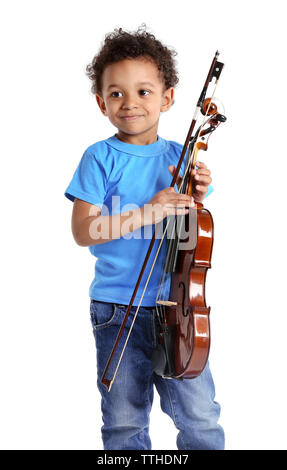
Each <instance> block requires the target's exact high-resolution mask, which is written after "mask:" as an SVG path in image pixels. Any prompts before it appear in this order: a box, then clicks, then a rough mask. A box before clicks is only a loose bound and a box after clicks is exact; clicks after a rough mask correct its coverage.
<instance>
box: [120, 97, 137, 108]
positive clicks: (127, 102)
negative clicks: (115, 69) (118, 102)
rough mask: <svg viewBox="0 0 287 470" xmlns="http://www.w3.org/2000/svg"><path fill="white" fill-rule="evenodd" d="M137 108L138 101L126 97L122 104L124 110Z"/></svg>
mask: <svg viewBox="0 0 287 470" xmlns="http://www.w3.org/2000/svg"><path fill="white" fill-rule="evenodd" d="M136 106H137V104H136V99H135V97H134V96H131V95H129V96H126V97H125V99H124V101H123V103H122V108H123V109H132V108H135V107H136Z"/></svg>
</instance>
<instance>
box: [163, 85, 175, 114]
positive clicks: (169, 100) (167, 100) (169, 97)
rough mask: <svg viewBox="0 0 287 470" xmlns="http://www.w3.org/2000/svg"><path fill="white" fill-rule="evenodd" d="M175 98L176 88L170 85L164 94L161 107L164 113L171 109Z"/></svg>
mask: <svg viewBox="0 0 287 470" xmlns="http://www.w3.org/2000/svg"><path fill="white" fill-rule="evenodd" d="M173 99H174V88H173V87H170V88H168V89H167V90H165V91H164V92H163V95H162V104H161V108H160V110H161V112H162V113H164V112H165V111H168V110H169V108H170V107H171V106H172V104H173Z"/></svg>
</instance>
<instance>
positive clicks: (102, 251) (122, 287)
mask: <svg viewBox="0 0 287 470" xmlns="http://www.w3.org/2000/svg"><path fill="white" fill-rule="evenodd" d="M181 150H182V145H181V144H178V143H177V142H173V141H167V140H164V139H162V138H161V137H159V136H158V139H157V141H156V142H154V143H153V144H149V145H133V144H128V143H125V142H122V141H121V140H119V139H118V138H117V137H116V136H115V135H114V136H113V137H110V138H108V139H106V140H102V141H100V142H97V143H95V144H93V145H91V146H90V147H88V148H87V150H86V151H85V152H84V154H83V156H82V159H81V161H80V163H79V165H78V167H77V169H76V171H75V173H74V176H73V178H72V181H71V183H70V184H69V186H68V188H67V189H66V191H65V196H66V197H67V198H68V199H70V200H71V201H74V199H75V198H78V199H81V200H83V201H86V202H88V203H90V204H93V205H96V206H98V207H100V208H101V209H102V212H101V214H102V215H114V214H119V213H121V212H125V211H128V210H133V209H135V208H138V207H142V206H143V205H144V204H145V203H147V202H148V201H149V200H150V199H152V197H153V196H154V195H155V194H156V193H157V192H158V191H161V190H162V189H164V188H167V187H168V186H170V183H171V180H172V177H171V175H170V173H169V170H168V167H169V166H170V165H175V166H176V165H177V163H178V160H179V157H180V154H181ZM183 166H184V165H182V168H183ZM181 173H182V171H181ZM211 191H212V188H211V187H210V188H209V193H210V192H211ZM153 231H154V226H145V227H141V228H140V229H138V230H135V231H133V232H132V233H129V234H127V235H125V236H124V237H121V238H118V239H115V240H112V241H109V242H106V243H102V244H98V245H92V246H90V247H89V250H90V251H91V253H92V254H93V255H94V256H95V257H96V258H97V260H96V263H95V277H94V280H93V282H92V284H91V286H90V292H89V293H90V297H91V298H92V299H95V300H99V301H103V302H114V303H119V304H126V305H128V304H129V302H130V298H131V296H132V293H133V291H134V287H135V284H136V281H137V278H138V276H139V273H140V270H141V267H142V264H143V262H144V259H145V256H146V253H147V250H148V247H149V244H150V239H151V238H152V234H153ZM159 243H160V240H159V239H157V240H156V242H155V245H154V247H153V250H152V253H151V256H150V258H149V262H148V264H147V267H146V270H145V273H144V275H143V278H142V281H141V284H140V287H139V289H138V292H137V295H136V298H135V301H134V305H138V303H139V300H140V298H141V295H142V292H143V289H144V286H145V283H146V280H147V277H148V274H149V272H150V269H151V266H152V262H153V259H154V256H155V254H156V250H157V248H158V245H159ZM164 254H165V244H164V243H163V245H162V248H161V250H160V254H159V257H158V259H157V262H156V264H155V267H154V270H153V273H152V275H151V278H150V280H149V284H148V287H147V289H146V291H145V295H144V298H143V301H142V306H146V307H148V306H154V305H155V300H156V296H157V290H158V286H159V283H160V280H161V276H162V266H163V258H164Z"/></svg>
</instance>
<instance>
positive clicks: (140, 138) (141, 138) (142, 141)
mask: <svg viewBox="0 0 287 470" xmlns="http://www.w3.org/2000/svg"><path fill="white" fill-rule="evenodd" d="M116 137H117V138H118V139H119V140H121V141H122V142H125V143H126V144H133V145H150V144H154V143H155V142H157V132H156V133H153V134H151V135H145V134H143V135H128V134H124V133H123V132H121V131H118V133H117V134H116Z"/></svg>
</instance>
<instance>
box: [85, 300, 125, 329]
mask: <svg viewBox="0 0 287 470" xmlns="http://www.w3.org/2000/svg"><path fill="white" fill-rule="evenodd" d="M119 315H120V309H119V307H118V306H117V305H116V304H113V303H107V302H95V301H91V304H90V316H91V323H92V326H93V328H94V329H95V330H100V329H102V328H107V327H108V326H112V325H114V324H116V321H117V318H118V316H119Z"/></svg>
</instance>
